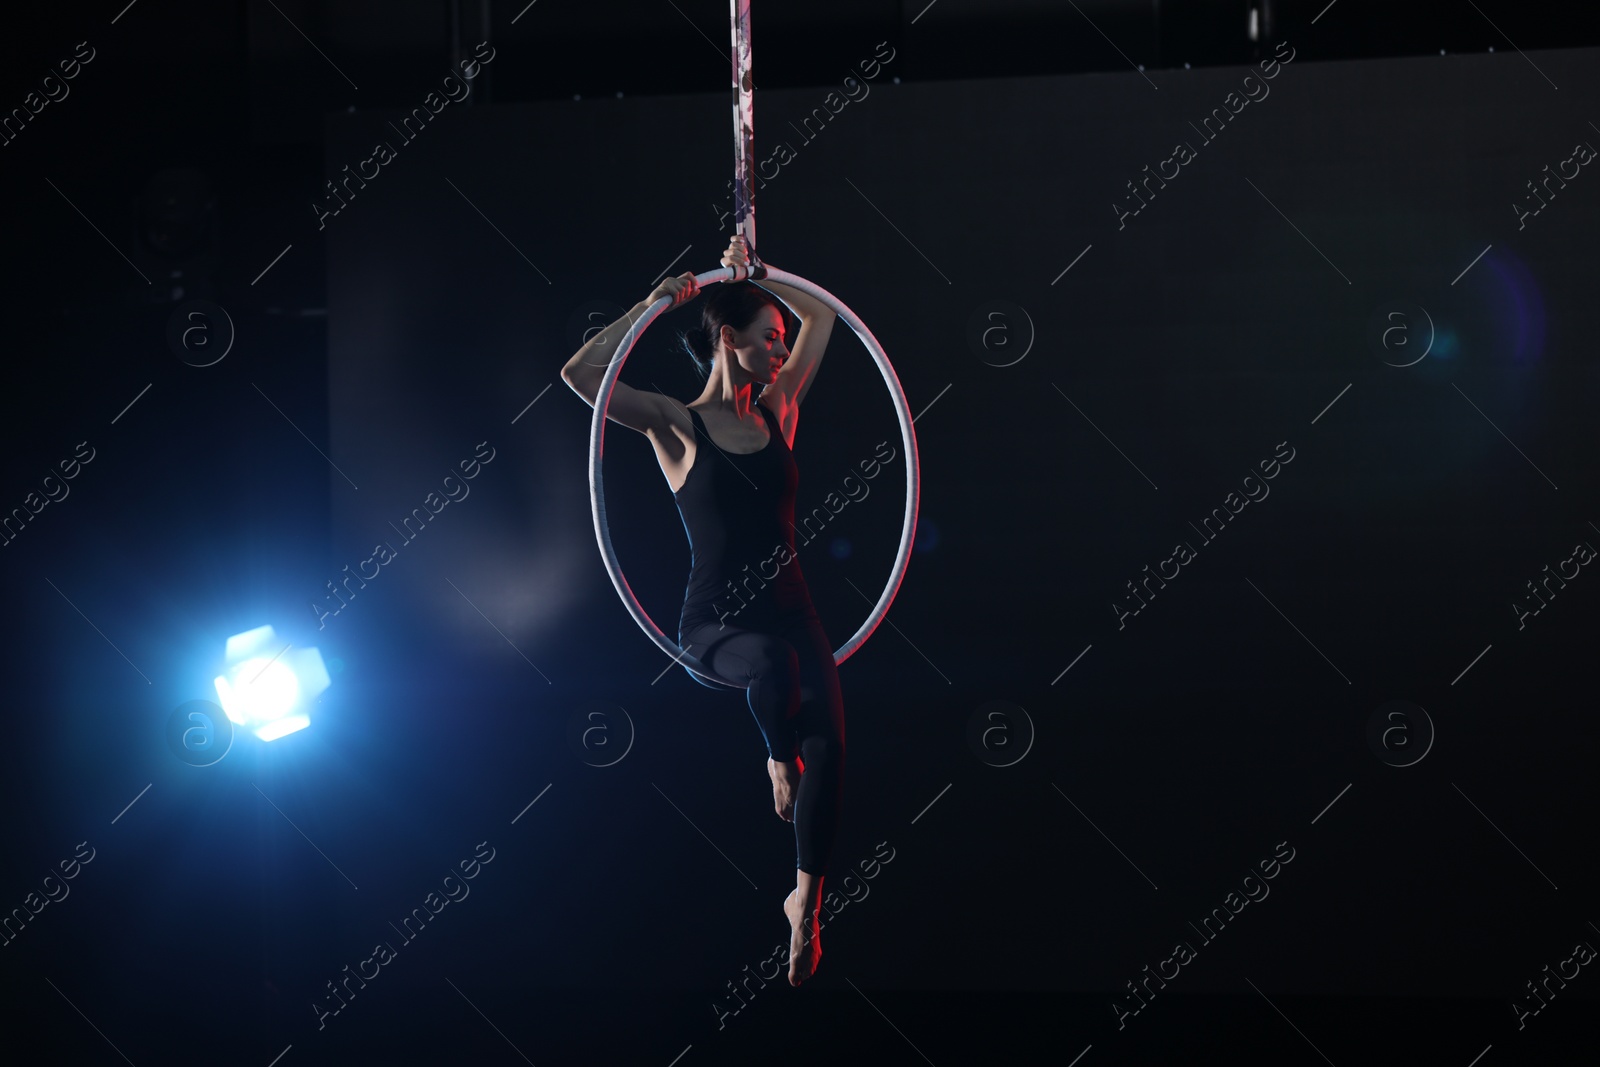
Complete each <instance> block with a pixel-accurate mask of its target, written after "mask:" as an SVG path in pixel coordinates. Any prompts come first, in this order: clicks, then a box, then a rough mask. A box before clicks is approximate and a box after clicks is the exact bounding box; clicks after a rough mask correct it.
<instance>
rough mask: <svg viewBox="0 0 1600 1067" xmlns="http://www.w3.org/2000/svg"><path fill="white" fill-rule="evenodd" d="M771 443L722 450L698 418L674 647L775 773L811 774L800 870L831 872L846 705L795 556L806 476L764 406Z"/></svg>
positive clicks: (797, 821)
mask: <svg viewBox="0 0 1600 1067" xmlns="http://www.w3.org/2000/svg"><path fill="white" fill-rule="evenodd" d="M755 406H756V408H758V409H759V410H760V411H761V414H762V415H763V417H765V418H766V420H767V429H768V431H769V432H770V433H771V435H772V438H771V440H770V441H768V442H767V445H766V447H765V448H762V449H760V450H759V451H756V452H748V453H737V452H727V451H724V450H722V449H719V448H717V447H716V444H715V442H713V441H712V440H711V435H710V434H709V433H708V432H707V431H706V427H705V423H704V422H703V421H702V420H701V418H700V414H699V412H697V411H695V410H694V409H692V408H691V409H689V417H690V420H691V421H692V422H693V424H694V428H695V432H696V434H697V436H698V441H697V443H696V450H695V451H696V454H695V461H694V464H693V465H692V466H691V467H690V468H689V474H688V477H687V478H686V479H685V480H684V483H683V487H682V488H681V489H679V490H678V491H677V493H675V494H674V498H675V499H676V500H677V503H678V512H679V514H681V515H682V516H683V526H684V529H685V530H686V531H687V532H688V534H689V546H690V550H691V554H692V557H693V562H692V564H691V567H690V571H689V583H688V588H687V589H686V591H685V593H684V602H683V610H682V612H681V613H680V614H679V623H678V644H679V646H680V647H681V648H683V649H684V650H685V651H686V652H688V653H689V654H690V655H692V656H694V657H695V658H696V659H698V660H699V661H700V662H701V663H702V664H704V665H705V666H707V667H709V668H710V669H711V670H712V671H714V672H715V673H716V674H717V675H718V676H720V677H722V678H725V679H727V680H728V681H736V682H740V683H743V684H744V686H745V695H746V699H747V700H748V701H749V704H750V711H751V713H752V714H753V715H754V716H755V719H756V725H757V726H758V727H760V729H761V733H762V736H763V737H764V738H765V739H766V742H767V754H768V755H769V756H770V757H771V758H773V759H775V760H778V761H780V762H791V761H793V760H794V759H795V758H796V756H799V757H800V759H801V760H802V761H803V766H804V773H803V774H802V775H801V778H800V788H799V790H798V792H797V794H796V796H795V805H794V833H795V853H796V862H795V865H796V866H797V867H798V868H800V869H801V870H803V871H806V872H807V873H809V874H814V875H822V874H825V873H826V871H827V866H828V860H829V857H830V856H831V855H832V852H833V844H834V840H835V838H836V836H837V833H838V826H839V814H840V810H841V807H842V803H843V798H844V701H843V698H842V697H841V695H840V690H839V674H838V671H837V670H836V669H835V665H834V662H833V645H832V643H831V642H829V640H828V636H827V634H826V633H825V632H824V631H823V629H822V622H821V620H820V619H819V618H818V617H817V612H816V609H815V608H814V607H813V606H812V603H811V593H810V590H809V589H807V587H806V582H805V577H804V575H803V574H802V573H801V571H800V561H799V559H798V558H797V553H796V551H795V544H794V498H795V492H796V490H797V489H798V487H799V484H800V471H799V468H798V467H797V466H796V465H795V462H794V456H793V454H792V453H790V451H789V445H788V442H787V441H785V440H784V437H783V431H782V430H781V429H780V428H779V426H778V420H777V417H776V416H774V415H773V413H772V412H771V411H770V410H769V409H768V408H767V406H766V405H765V404H762V403H760V402H759V401H757V402H756V404H755Z"/></svg>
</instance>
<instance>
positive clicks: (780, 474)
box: [561, 237, 844, 985]
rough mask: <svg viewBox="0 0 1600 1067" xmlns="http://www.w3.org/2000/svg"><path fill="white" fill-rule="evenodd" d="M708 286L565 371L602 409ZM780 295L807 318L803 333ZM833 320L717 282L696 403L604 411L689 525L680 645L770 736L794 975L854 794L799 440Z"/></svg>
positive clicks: (808, 963) (692, 341)
mask: <svg viewBox="0 0 1600 1067" xmlns="http://www.w3.org/2000/svg"><path fill="white" fill-rule="evenodd" d="M722 263H723V265H724V266H728V267H736V266H744V265H747V263H748V260H747V258H746V250H745V246H744V238H742V237H735V238H734V239H733V241H732V242H731V243H730V244H729V245H728V250H727V251H726V252H725V253H723V256H722ZM698 294H699V288H698V286H697V285H696V284H695V280H694V274H693V273H692V272H689V273H684V274H680V275H679V276H678V277H676V278H668V279H666V280H665V281H663V282H662V283H661V284H660V285H659V286H657V287H656V289H655V290H654V291H653V292H652V293H651V294H650V295H649V296H648V297H646V298H645V299H644V300H641V301H640V302H639V303H638V304H635V305H634V307H633V309H632V310H630V311H629V312H628V313H627V314H626V315H625V316H623V317H622V318H620V319H618V320H617V321H616V322H614V323H612V324H611V325H610V326H607V327H606V328H605V329H604V330H602V331H601V332H600V333H599V334H598V335H596V336H595V337H594V338H592V339H591V340H589V341H588V342H587V343H586V344H584V346H583V347H582V348H580V349H579V350H578V351H577V353H576V354H575V355H574V356H573V357H572V359H570V360H569V361H568V362H567V365H566V366H565V367H564V368H563V369H562V371H561V378H562V380H563V381H565V382H566V383H567V384H568V385H569V386H571V387H572V390H573V391H574V392H576V393H577V394H578V395H579V396H581V397H583V398H584V400H586V401H588V402H589V405H590V406H591V407H592V406H593V405H594V402H595V398H596V397H597V396H598V395H599V391H600V382H601V379H602V378H604V377H605V371H606V366H607V363H608V361H609V360H610V359H611V357H612V355H613V353H615V351H616V348H617V342H618V341H620V340H621V339H622V336H623V334H625V333H627V331H628V329H629V327H630V326H632V324H633V323H634V322H637V321H638V320H639V318H640V317H641V316H642V315H643V314H644V312H645V310H646V309H647V308H648V307H649V306H650V305H651V304H653V303H654V302H655V301H656V300H657V299H659V298H661V297H663V296H668V297H671V298H672V304H671V307H670V308H669V309H668V310H674V309H676V308H679V307H682V306H683V305H684V304H685V303H687V302H688V301H690V300H693V299H694V298H695V297H696V296H697V295H698ZM774 294H776V298H775V297H774ZM779 299H781V300H782V301H783V303H784V304H787V305H788V306H789V308H790V309H792V310H793V312H794V314H795V315H796V316H797V317H798V318H799V320H800V325H799V330H798V332H797V333H796V334H795V335H794V336H792V337H791V336H790V334H789V330H788V324H787V323H786V321H785V316H784V314H783V309H782V307H781V306H780V304H779V302H778V301H779ZM834 318H835V316H834V313H833V311H832V310H831V309H830V308H828V307H827V306H826V305H825V304H823V303H821V302H820V301H817V300H815V299H813V298H812V297H810V296H807V295H806V294H805V293H802V292H800V291H798V290H796V289H793V288H791V287H789V286H786V285H780V284H778V283H776V282H765V281H764V282H762V283H761V284H760V285H757V284H756V283H754V282H749V281H745V282H732V283H728V282H719V283H717V284H716V285H715V286H714V287H713V288H712V289H710V290H709V291H708V295H707V297H706V299H705V302H704V305H703V307H702V308H701V313H700V326H699V327H698V328H696V329H691V330H689V331H687V332H685V333H681V334H679V343H680V344H681V345H682V347H683V348H684V349H686V350H687V352H688V354H689V355H690V357H691V358H692V359H693V360H694V363H695V369H696V370H697V371H698V372H699V374H700V376H701V377H702V378H704V379H705V381H706V384H705V388H704V389H702V390H701V391H700V395H699V396H698V397H696V398H695V399H694V400H692V401H690V402H689V403H687V404H685V403H683V402H681V401H679V400H676V399H674V398H673V397H669V396H665V395H663V394H661V393H658V392H648V391H644V390H638V389H633V388H631V387H629V386H627V385H625V384H623V383H622V382H620V381H619V382H617V384H616V388H615V389H614V390H613V391H612V394H611V402H610V404H609V405H608V407H607V410H606V416H607V417H608V418H609V419H611V420H612V421H613V422H617V423H621V424H622V425H623V426H626V427H628V428H630V429H633V430H638V431H639V432H640V433H642V434H644V435H645V436H646V437H648V438H649V439H650V443H651V444H652V445H653V446H655V451H656V460H657V461H658V462H659V463H660V464H661V472H662V473H663V474H664V475H666V479H667V484H668V486H670V487H671V489H672V492H673V497H674V499H675V500H676V501H677V504H678V512H679V514H680V515H681V516H682V518H683V524H684V529H685V530H686V531H687V532H688V534H689V544H690V549H691V551H692V555H693V564H692V566H691V569H690V572H689V583H688V587H687V589H686V591H685V596H684V602H683V609H682V612H681V613H680V615H679V619H678V646H679V647H680V648H682V649H684V650H685V651H687V652H688V653H689V654H690V655H692V656H694V657H695V658H696V659H698V660H699V661H700V662H701V663H702V664H704V665H705V666H707V667H709V668H710V669H711V670H712V671H714V672H715V673H716V674H717V675H718V676H720V677H722V678H724V679H726V680H728V681H730V682H738V683H740V684H743V685H744V686H745V694H746V698H747V700H748V702H749V704H750V710H751V712H752V713H754V715H755V719H756V724H757V725H758V726H759V727H760V729H761V733H762V736H763V737H764V738H765V740H766V744H767V756H768V759H767V773H768V774H769V775H770V777H771V779H772V799H773V806H774V808H775V810H776V811H777V813H778V814H779V815H780V816H782V817H783V818H784V819H785V820H787V821H790V822H792V823H793V824H794V833H795V851H796V854H797V860H796V864H795V867H796V876H795V878H796V885H795V889H794V891H793V892H792V893H790V894H789V896H788V898H787V899H786V900H785V901H784V906H783V910H784V914H785V915H787V916H788V919H789V928H790V936H789V983H790V984H791V985H799V984H800V983H801V982H803V981H804V980H805V979H807V978H809V977H810V976H811V974H812V973H813V972H814V971H815V970H816V966H817V962H818V961H819V960H820V959H821V958H822V946H821V944H820V943H819V942H818V940H817V911H818V909H819V908H820V906H821V901H822V880H823V875H824V873H825V872H826V870H827V865H828V860H829V857H830V855H831V853H832V851H833V844H834V839H835V836H836V834H837V829H838V824H839V814H840V807H841V801H842V799H843V794H844V777H843V776H844V702H843V699H842V697H841V695H840V691H839V675H838V672H837V671H836V669H835V666H834V662H833V644H832V642H830V641H829V640H828V637H827V635H826V634H825V633H824V632H823V629H822V623H821V620H819V619H818V617H817V613H816V609H815V608H814V607H813V606H812V603H811V595H810V592H809V591H808V590H807V588H806V583H805V578H804V576H803V575H802V573H801V571H800V563H799V560H798V559H797V558H796V555H797V553H796V549H795V543H794V501H795V491H796V488H797V487H798V485H799V480H800V475H799V469H798V468H797V467H796V466H795V461H794V456H793V454H792V453H791V452H790V450H789V446H790V443H791V442H792V441H793V440H794V432H795V425H796V423H797V421H798V420H799V416H800V402H801V401H802V400H804V399H805V395H806V391H807V390H808V389H810V388H811V382H812V380H813V379H814V378H815V377H816V373H817V367H818V365H819V364H820V363H821V362H822V354H823V351H824V350H825V349H826V348H827V345H828V336H829V334H830V333H832V331H833V322H834ZM791 342H792V347H791V346H790V343H791ZM774 567H776V568H777V570H776V573H775V574H774V573H771V572H772V568H774Z"/></svg>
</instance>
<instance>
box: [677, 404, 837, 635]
mask: <svg viewBox="0 0 1600 1067" xmlns="http://www.w3.org/2000/svg"><path fill="white" fill-rule="evenodd" d="M754 407H755V408H756V410H758V411H760V412H761V414H762V416H763V417H764V418H765V419H766V421H767V429H768V431H769V433H770V434H771V440H769V441H768V442H767V445H766V447H765V448H762V449H760V450H758V451H755V452H745V453H739V452H729V451H726V450H725V449H721V448H718V447H717V445H716V442H714V441H712V440H711V435H710V434H709V433H708V432H707V431H706V425H705V422H704V421H702V420H701V418H700V413H699V412H698V411H695V410H694V409H693V408H690V409H689V418H690V420H691V421H692V422H693V423H694V428H695V432H696V454H695V461H694V464H693V466H691V467H690V468H689V474H688V477H687V478H686V479H685V480H684V483H683V487H682V488H681V489H679V490H678V491H677V493H675V494H674V495H673V496H674V499H675V500H676V501H677V504H678V513H679V514H680V515H681V516H682V517H683V527H684V530H685V531H686V532H687V533H688V535H689V545H690V548H691V550H692V553H693V562H692V564H691V566H690V570H689V583H688V586H687V588H686V589H685V590H684V597H683V610H682V612H681V613H680V615H679V618H678V628H679V630H688V629H691V628H693V627H695V626H698V625H700V624H701V623H704V622H710V621H717V622H726V623H732V622H733V621H734V620H735V619H737V620H739V625H742V626H749V625H751V624H752V623H755V622H759V623H761V624H763V625H764V624H768V623H771V622H774V621H776V620H778V619H780V618H788V617H791V616H795V615H805V614H809V613H811V612H812V611H813V609H812V605H811V593H810V591H809V590H808V589H807V588H806V580H805V575H804V574H803V573H802V572H801V570H800V561H799V560H798V559H797V558H795V556H796V552H795V543H794V498H795V492H796V490H797V489H798V488H799V485H800V469H799V468H798V467H797V466H796V465H795V462H794V454H793V453H791V452H790V451H789V445H788V443H787V442H786V441H785V440H784V437H783V431H782V430H781V429H780V428H779V427H778V419H777V416H775V415H774V414H773V413H772V412H771V410H769V409H768V408H767V406H766V405H765V404H763V403H761V402H760V401H757V402H756V403H755V405H754Z"/></svg>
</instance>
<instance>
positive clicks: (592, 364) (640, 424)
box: [561, 275, 694, 437]
mask: <svg viewBox="0 0 1600 1067" xmlns="http://www.w3.org/2000/svg"><path fill="white" fill-rule="evenodd" d="M689 279H690V280H691V281H692V279H693V275H689ZM693 291H694V286H692V285H688V284H687V283H685V281H684V280H683V278H682V277H681V276H680V277H679V278H677V279H672V278H669V279H667V281H666V282H664V283H663V284H662V285H661V286H660V287H658V288H657V289H656V291H655V292H653V293H651V294H650V295H651V297H652V298H659V297H661V296H663V295H673V296H674V297H675V302H674V304H673V305H672V306H673V307H676V306H677V305H678V304H679V303H682V302H683V300H687V299H689V298H690V296H692V294H693ZM654 302H655V301H654V299H647V300H641V301H639V302H638V303H637V304H635V305H633V307H632V308H630V309H629V310H628V312H627V313H626V314H624V315H623V316H622V318H620V319H618V320H617V321H616V322H613V323H611V324H610V325H609V326H607V327H606V328H605V329H603V330H601V331H600V332H599V333H598V334H596V335H595V336H593V337H591V338H590V339H589V340H588V341H586V342H584V345H583V347H582V348H580V349H578V351H577V352H576V353H575V354H574V355H573V357H572V358H571V359H569V360H567V364H566V366H564V367H562V368H561V380H562V381H564V382H566V383H567V385H568V386H570V387H571V388H572V391H573V392H575V393H577V394H578V395H579V396H581V397H583V399H584V400H586V401H588V403H589V406H590V407H594V403H595V400H596V399H597V398H598V397H599V396H600V383H601V382H602V381H603V380H604V379H605V376H606V368H607V367H608V366H609V365H610V362H611V360H612V359H614V358H615V357H616V353H617V346H618V344H619V343H620V342H621V341H622V338H623V336H624V335H625V334H626V333H627V332H628V331H629V330H630V329H631V328H632V327H633V324H634V323H636V322H638V321H639V320H640V319H641V318H643V317H644V313H645V312H646V311H647V310H649V307H650V305H651V304H652V303H654ZM669 310H670V309H669ZM670 404H671V401H669V400H668V399H667V397H665V396H663V395H662V394H660V393H653V392H646V391H644V390H642V389H635V388H633V387H632V386H630V385H628V384H627V383H625V382H623V381H621V380H619V381H618V382H617V383H616V387H615V388H614V389H612V391H611V401H610V403H609V404H607V405H606V418H608V419H610V420H611V421H612V422H618V423H621V424H622V425H624V426H626V427H628V428H629V429H631V430H638V431H639V432H640V433H642V434H644V435H646V436H648V437H660V436H664V435H665V433H666V431H667V430H668V428H669V427H670V426H671V424H672V422H673V415H674V412H672V410H671V408H670Z"/></svg>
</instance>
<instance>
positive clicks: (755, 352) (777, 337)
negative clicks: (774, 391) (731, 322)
mask: <svg viewBox="0 0 1600 1067" xmlns="http://www.w3.org/2000/svg"><path fill="white" fill-rule="evenodd" d="M786 340H787V339H786V338H785V337H784V326H783V316H782V315H780V314H778V309H777V308H775V307H773V306H772V305H771V304H766V305H763V306H762V308H761V311H760V312H759V313H758V314H757V315H756V317H755V320H754V321H752V322H751V323H750V325H749V326H747V327H746V328H745V329H743V330H735V329H734V328H733V327H731V326H724V327H723V328H722V344H723V349H724V351H726V350H728V349H730V348H731V349H732V351H733V357H734V363H735V364H736V365H737V366H738V367H739V369H740V370H741V371H743V372H744V376H745V377H746V378H748V379H750V380H751V381H752V382H754V383H756V384H759V385H768V384H770V383H772V382H774V381H776V380H777V378H778V370H779V368H780V367H782V366H783V364H784V361H785V360H787V359H788V358H789V348H788V346H787V345H786V344H785V343H784V342H785V341H786Z"/></svg>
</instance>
